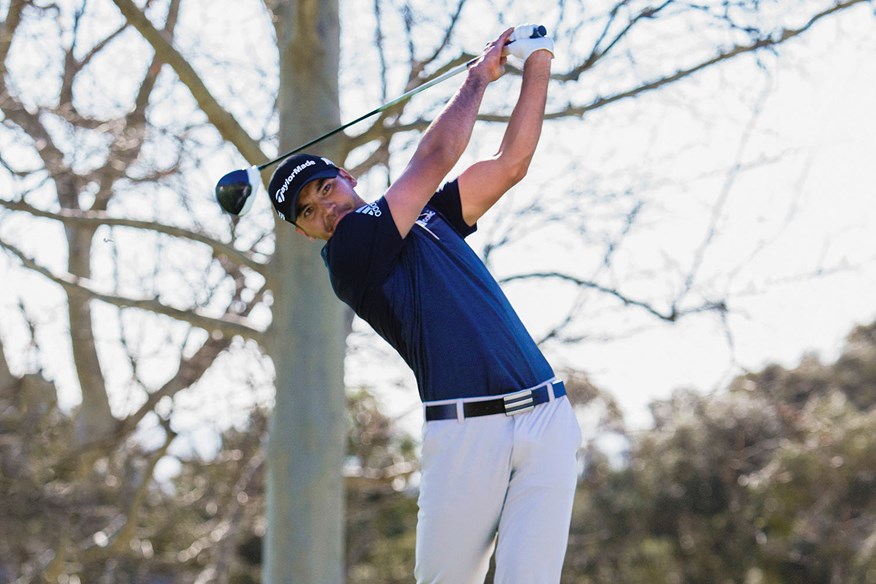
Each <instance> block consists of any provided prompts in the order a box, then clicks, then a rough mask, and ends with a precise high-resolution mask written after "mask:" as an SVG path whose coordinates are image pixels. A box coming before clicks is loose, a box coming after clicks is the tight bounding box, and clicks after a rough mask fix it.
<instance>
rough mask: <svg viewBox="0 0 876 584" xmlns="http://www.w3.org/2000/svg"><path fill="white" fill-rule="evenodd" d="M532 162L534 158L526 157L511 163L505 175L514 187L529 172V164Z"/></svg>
mask: <svg viewBox="0 0 876 584" xmlns="http://www.w3.org/2000/svg"><path fill="white" fill-rule="evenodd" d="M530 162H532V156H526V157H524V158H520V159H517V160H514V161H509V162H508V164H507V166H506V168H507V170H506V173H505V175H506V176H507V177H508V182H509V183H510V184H511V185H512V186H513V185H516V184H517V183H519V182H520V181H522V180H523V179H524V178H525V177H526V173H527V172H529V163H530Z"/></svg>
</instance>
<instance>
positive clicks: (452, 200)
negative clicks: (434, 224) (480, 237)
mask: <svg viewBox="0 0 876 584" xmlns="http://www.w3.org/2000/svg"><path fill="white" fill-rule="evenodd" d="M429 205H430V206H432V208H433V209H435V210H436V211H438V212H439V213H441V216H442V217H444V220H445V221H447V223H449V224H450V225H451V226H452V227H453V228H454V229H455V230H456V231H457V233H459V235H460V236H462V237H463V238H465V237H468V236H469V235H471V234H472V233H474V232H475V231H477V230H478V225H477V223H475V224H474V225H469V224H467V223H466V222H465V219H463V217H462V199H461V198H460V196H459V181H458V179H453V180H452V181H450V182H447V183H445V184H444V186H442V187H441V188H440V189H438V190H437V191H436V192H435V194H434V195H432V199H431V200H430V201H429Z"/></svg>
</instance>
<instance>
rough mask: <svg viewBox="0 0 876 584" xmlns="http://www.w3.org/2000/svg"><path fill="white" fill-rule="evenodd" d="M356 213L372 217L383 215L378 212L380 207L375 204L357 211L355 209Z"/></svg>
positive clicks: (363, 206) (369, 204)
mask: <svg viewBox="0 0 876 584" xmlns="http://www.w3.org/2000/svg"><path fill="white" fill-rule="evenodd" d="M356 212H357V213H362V214H363V215H371V216H372V217H380V216H381V215H383V211H381V210H380V207H379V206H378V205H377V203H368V204H367V205H362V206H361V207H359V208H358V209H356Z"/></svg>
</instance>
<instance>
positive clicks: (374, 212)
mask: <svg viewBox="0 0 876 584" xmlns="http://www.w3.org/2000/svg"><path fill="white" fill-rule="evenodd" d="M475 230H476V226H475V227H471V226H468V225H466V223H465V221H464V220H463V217H462V205H461V203H460V199H459V188H458V185H457V182H456V181H452V182H449V183H447V184H445V185H444V186H443V187H442V188H441V189H440V190H439V191H438V192H436V193H435V195H434V196H433V197H432V199H431V200H430V201H429V203H428V204H427V205H426V207H425V208H424V209H423V212H422V214H421V215H420V218H419V219H418V220H417V222H416V224H415V225H414V227H413V228H412V229H411V231H410V233H409V234H408V236H407V237H406V238H404V239H402V237H401V235H400V234H399V232H398V228H397V227H396V225H395V221H393V218H392V215H391V214H390V210H389V205H388V204H387V202H386V200H385V199H384V198H382V197H381V198H380V199H379V200H378V201H376V202H374V203H370V204H368V205H364V206H363V207H360V208H359V209H357V210H356V211H355V212H352V213H349V214H348V215H347V216H345V217H344V218H343V219H342V220H341V222H340V223H339V224H338V226H337V229H336V230H335V233H334V235H333V236H332V238H331V239H330V240H329V241H328V243H326V245H325V247H324V248H323V250H322V255H323V258H324V259H325V263H326V266H327V267H328V270H329V277H330V278H331V283H332V287H333V288H334V291H335V294H337V296H338V298H340V299H341V300H342V301H343V302H345V303H346V304H348V305H349V306H350V307H351V308H352V309H353V310H354V311H355V312H356V314H358V315H359V316H360V317H361V318H362V319H363V320H365V321H366V322H367V323H368V324H370V325H371V326H372V327H373V328H374V330H375V331H377V333H378V334H379V335H380V336H381V337H383V338H384V339H386V341H387V342H389V344H390V345H392V346H393V347H394V348H395V349H396V350H397V351H398V352H399V354H400V355H401V356H402V358H403V359H404V360H405V362H407V364H408V365H409V366H410V368H411V369H412V370H413V371H414V375H415V376H416V378H417V384H418V386H419V391H420V398H421V399H422V400H423V401H435V400H442V399H455V398H462V397H477V396H485V395H500V394H504V393H510V392H513V391H516V390H518V389H523V388H527V387H532V386H534V385H538V384H539V383H541V382H543V381H546V380H548V379H550V378H552V377H553V376H554V373H553V371H552V369H551V367H550V365H549V364H548V362H547V360H546V359H545V358H544V356H543V355H542V354H541V351H539V349H538V347H537V346H536V344H535V342H534V341H533V340H532V337H531V336H530V335H529V333H528V332H527V331H526V328H525V327H524V326H523V323H522V322H521V321H520V318H519V317H518V316H517V314H516V313H515V312H514V309H513V308H512V307H511V304H510V303H509V302H508V299H507V298H506V297H505V294H504V293H503V292H502V290H501V289H500V288H499V285H498V283H497V282H496V280H495V279H494V278H493V277H492V275H490V273H489V272H488V271H487V268H486V266H485V265H484V263H483V262H482V261H481V260H480V258H479V257H478V256H477V255H476V254H475V253H474V251H472V249H471V248H470V247H469V246H468V244H466V243H465V241H463V239H464V238H465V237H466V236H468V235H470V234H471V233H474V231H475Z"/></svg>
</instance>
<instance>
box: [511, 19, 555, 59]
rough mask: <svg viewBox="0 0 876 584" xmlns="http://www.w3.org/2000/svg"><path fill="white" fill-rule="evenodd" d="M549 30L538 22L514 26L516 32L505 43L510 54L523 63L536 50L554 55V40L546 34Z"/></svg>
mask: <svg viewBox="0 0 876 584" xmlns="http://www.w3.org/2000/svg"><path fill="white" fill-rule="evenodd" d="M546 34H547V30H545V28H544V27H543V26H540V25H538V24H521V25H520V26H515V27H514V32H512V33H511V36H510V37H509V40H510V41H511V42H509V43H508V44H507V45H505V48H506V49H507V50H508V54H509V55H513V56H515V57H517V58H518V59H520V61H521V62H522V63H526V59H528V58H529V55H531V54H532V53H534V52H536V51H542V50H544V51H548V52H549V53H550V54H551V56H553V55H554V40H553V39H552V38H550V37H549V36H545V35H546Z"/></svg>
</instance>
